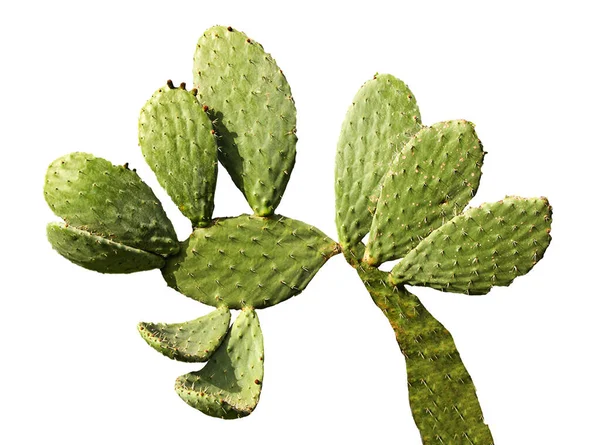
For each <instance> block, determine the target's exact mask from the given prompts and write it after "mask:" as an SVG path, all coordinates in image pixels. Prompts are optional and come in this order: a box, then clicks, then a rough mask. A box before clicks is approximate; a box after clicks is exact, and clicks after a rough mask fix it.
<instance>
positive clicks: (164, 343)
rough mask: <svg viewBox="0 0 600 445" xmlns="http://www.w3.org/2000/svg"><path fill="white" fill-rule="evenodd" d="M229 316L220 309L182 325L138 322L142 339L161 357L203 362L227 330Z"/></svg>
mask: <svg viewBox="0 0 600 445" xmlns="http://www.w3.org/2000/svg"><path fill="white" fill-rule="evenodd" d="M230 319H231V313H230V312H229V309H227V308H226V307H220V308H219V309H217V310H216V311H213V312H211V313H210V314H207V315H205V316H203V317H200V318H197V319H195V320H192V321H188V322H185V323H174V324H165V323H143V322H142V323H139V324H138V331H139V333H140V335H141V336H142V338H143V339H144V340H145V341H146V343H148V344H149V345H150V346H152V347H153V348H154V349H156V350H157V351H158V352H160V353H161V354H164V355H166V356H167V357H169V358H172V359H174V360H179V361H180V362H205V361H206V360H208V359H209V357H210V356H211V355H212V354H213V352H215V350H216V349H217V348H218V347H219V345H220V344H221V342H222V341H223V339H224V338H225V334H227V331H228V330H229V320H230Z"/></svg>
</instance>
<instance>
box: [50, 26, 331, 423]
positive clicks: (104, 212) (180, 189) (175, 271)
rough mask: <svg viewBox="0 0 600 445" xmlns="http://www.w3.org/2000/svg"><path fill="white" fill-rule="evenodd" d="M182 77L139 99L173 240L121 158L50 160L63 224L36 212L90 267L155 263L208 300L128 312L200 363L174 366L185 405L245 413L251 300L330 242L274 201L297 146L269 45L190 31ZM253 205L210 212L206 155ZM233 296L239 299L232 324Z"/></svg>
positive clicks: (253, 398)
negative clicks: (187, 311)
mask: <svg viewBox="0 0 600 445" xmlns="http://www.w3.org/2000/svg"><path fill="white" fill-rule="evenodd" d="M193 75H194V84H195V85H194V88H193V89H192V90H190V91H188V90H187V89H186V86H185V84H184V83H182V84H181V85H180V86H179V87H175V86H174V85H173V83H172V82H171V81H168V82H167V84H166V85H164V86H162V87H161V88H159V89H158V90H157V91H156V92H155V93H154V94H153V95H152V97H151V98H150V99H149V100H148V102H147V103H146V104H145V105H144V106H143V108H142V110H141V113H140V118H139V144H140V146H141V149H142V154H143V156H144V158H145V159H146V161H147V162H148V164H149V165H150V167H151V169H152V170H153V171H154V173H155V174H156V177H157V179H158V182H159V183H160V185H161V186H162V187H164V189H165V190H166V191H167V193H168V195H169V196H170V197H171V199H172V200H173V202H174V203H175V204H176V205H177V206H178V208H179V209H180V211H181V212H182V213H183V215H185V216H186V217H187V218H188V219H189V220H190V221H191V223H192V227H193V232H192V233H191V234H190V236H189V237H188V239H187V240H185V241H183V242H179V241H178V239H177V236H176V233H175V230H174V229H173V226H172V224H171V222H170V220H169V219H168V217H167V215H166V214H165V212H164V210H163V208H162V206H161V204H160V202H159V200H158V199H157V198H156V196H155V195H154V193H153V192H152V190H151V189H150V188H149V187H148V186H147V185H146V184H145V183H144V182H143V181H142V180H141V179H140V177H139V176H138V175H137V173H136V172H135V170H130V169H129V168H128V165H127V164H125V165H124V166H115V165H113V164H111V163H110V162H109V161H106V160H104V159H100V158H96V157H94V156H93V155H91V154H87V153H79V152H77V153H71V154H68V155H65V156H62V157H60V158H58V159H57V160H55V161H54V162H52V164H51V165H50V167H49V168H48V172H47V174H46V182H45V187H44V194H45V197H46V201H47V203H48V205H49V206H50V208H51V209H52V210H53V211H54V213H55V214H56V215H57V216H59V217H60V218H62V219H63V220H64V222H63V223H50V224H49V225H48V229H47V232H48V240H49V241H50V243H51V244H52V247H53V248H54V249H55V250H56V251H57V252H58V253H60V254H61V255H62V256H64V257H65V258H67V259H68V260H70V261H72V262H73V263H75V264H77V265H79V266H82V267H85V268H87V269H90V270H94V271H97V272H102V273H132V272H138V271H143V270H150V269H160V270H161V272H162V274H163V276H164V278H165V280H166V282H167V284H168V285H169V286H171V287H172V288H174V289H176V290H177V291H179V292H181V293H182V294H184V295H186V296H188V297H190V298H193V299H195V300H198V301H200V302H202V303H205V304H207V305H210V306H214V307H215V308H216V309H215V310H214V311H213V312H211V313H209V314H207V315H204V316H201V317H199V318H196V319H194V320H192V321H188V322H183V323H175V324H164V323H140V324H139V325H138V330H139V332H140V335H141V336H142V338H143V339H144V340H145V341H146V342H147V343H148V344H149V345H150V346H151V347H152V348H154V349H155V350H157V351H158V352H160V353H161V354H163V355H165V356H167V357H169V358H171V359H174V360H179V361H183V362H207V363H206V365H205V367H204V368H202V369H201V370H200V371H198V372H192V373H189V374H186V375H183V376H181V377H179V378H178V379H177V381H176V385H175V389H176V391H177V393H178V394H179V396H180V397H181V398H182V399H183V400H184V401H185V402H186V403H187V404H189V405H190V406H192V407H194V408H197V409H198V410H200V411H202V412H204V413H206V414H208V415H210V416H215V417H222V418H227V419H232V418H238V417H243V416H246V415H248V414H250V413H251V412H252V411H253V410H254V408H255V407H256V405H257V403H258V400H259V397H260V392H261V388H262V384H263V374H264V369H263V363H264V350H263V337H262V332H261V329H260V323H259V321H258V315H257V313H256V309H261V308H266V307H269V306H273V305H275V304H277V303H280V302H282V301H285V300H286V299H288V298H290V297H292V296H294V295H297V294H299V293H300V292H302V290H303V289H304V288H305V287H306V286H307V285H308V283H309V282H310V280H311V279H312V278H313V277H314V275H315V274H316V273H317V272H318V270H319V269H320V268H321V267H322V266H323V264H325V262H326V261H327V260H328V259H329V258H330V257H331V256H333V255H335V254H337V253H339V249H338V244H337V243H336V242H335V241H333V240H332V239H330V238H329V237H327V236H326V235H325V234H324V233H323V232H321V231H320V230H318V229H316V228H315V227H312V226H310V225H308V224H305V223H303V222H301V221H296V220H293V219H291V218H286V217H284V216H281V215H276V214H275V209H276V208H277V205H278V204H279V202H280V201H281V198H282V196H283V192H284V191H285V187H286V185H287V182H288V179H289V176H290V174H291V173H292V169H293V167H294V160H295V155H296V109H295V106H294V100H293V98H292V95H291V90H290V87H289V85H288V83H287V81H286V80H285V77H284V76H283V74H282V71H281V70H280V69H279V67H278V66H277V64H276V63H275V61H274V60H273V58H272V57H271V56H270V55H269V54H267V53H266V52H265V51H264V50H263V47H262V46H261V45H260V44H258V43H257V42H256V41H254V40H252V39H250V38H248V37H247V36H246V35H245V34H244V33H242V32H240V31H237V30H234V29H233V28H231V27H227V28H226V27H221V26H215V27H213V28H210V29H208V30H207V31H206V32H205V33H204V35H203V36H202V37H201V38H200V40H199V42H198V45H197V49H196V54H195V56H194V70H193ZM219 161H220V162H221V163H222V164H223V165H224V166H225V168H226V169H227V171H228V173H229V175H230V176H231V178H232V179H233V181H234V182H235V184H236V185H237V187H238V188H239V189H240V190H241V191H242V193H243V194H244V196H245V197H246V200H247V201H248V203H249V205H250V208H251V209H252V210H253V212H254V214H253V215H240V216H237V217H229V218H214V217H213V215H212V213H213V209H214V194H215V186H216V182H217V164H218V162H219ZM231 309H239V310H240V312H239V314H238V315H237V318H236V319H235V321H234V322H233V325H232V326H231V327H230V325H229V324H230V319H231V312H230V310H231Z"/></svg>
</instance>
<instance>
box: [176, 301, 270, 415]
mask: <svg viewBox="0 0 600 445" xmlns="http://www.w3.org/2000/svg"><path fill="white" fill-rule="evenodd" d="M263 359H264V347H263V336H262V331H261V329H260V324H259V322H258V316H257V315H256V312H255V311H254V310H252V309H249V308H245V309H244V310H242V312H240V314H239V315H238V317H237V318H236V320H235V322H234V323H233V326H232V327H231V331H230V332H229V334H228V335H227V337H226V338H225V340H224V342H223V344H222V345H221V346H220V347H219V349H217V351H216V352H215V353H214V354H213V356H212V357H211V358H210V359H209V361H208V363H207V364H206V366H205V367H204V368H202V369H201V370H200V371H198V372H191V373H189V374H185V375H182V376H181V377H179V378H178V379H177V381H176V383H175V390H176V391H177V394H179V397H181V398H182V399H183V400H184V401H185V402H186V403H187V404H188V405H190V406H192V407H194V408H196V409H198V410H200V411H202V412H203V413H204V414H208V415H209V416H213V417H221V418H223V419H235V418H239V417H244V416H247V415H248V414H250V413H251V412H252V411H253V410H254V408H256V405H257V403H258V399H259V397H260V391H261V388H262V382H263V375H264V366H263Z"/></svg>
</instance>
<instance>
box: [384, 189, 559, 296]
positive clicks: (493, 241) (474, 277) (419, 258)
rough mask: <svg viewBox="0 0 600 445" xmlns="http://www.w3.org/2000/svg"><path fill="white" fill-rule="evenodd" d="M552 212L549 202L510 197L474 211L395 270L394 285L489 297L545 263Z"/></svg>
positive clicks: (436, 235)
mask: <svg viewBox="0 0 600 445" xmlns="http://www.w3.org/2000/svg"><path fill="white" fill-rule="evenodd" d="M551 222H552V209H551V207H550V205H549V204H548V201H547V200H546V199H545V198H529V199H524V198H518V197H507V198H506V199H504V200H503V201H499V202H495V203H491V204H483V205H482V206H480V207H477V208H471V209H469V210H467V211H466V212H465V213H464V214H462V215H460V216H457V217H455V218H454V219H452V220H450V221H449V222H447V223H445V224H444V225H443V226H441V227H440V228H439V229H437V230H435V231H434V232H433V233H432V234H431V235H430V236H429V237H427V238H426V239H425V240H424V241H422V242H421V243H420V244H419V245H418V246H417V247H416V248H414V249H413V250H412V251H410V252H409V253H408V254H407V255H406V257H404V259H403V260H402V261H400V263H398V264H397V265H396V266H395V267H394V268H393V269H392V272H391V276H392V282H393V283H394V284H401V283H406V284H411V285H418V286H429V287H433V288H435V289H439V290H443V291H449V292H461V293H468V294H486V293H488V292H489V291H490V289H491V288H492V286H508V285H509V284H510V283H512V281H513V280H514V279H515V278H516V277H518V276H519V275H524V274H526V273H527V272H529V270H531V268H532V267H533V266H534V265H535V264H536V263H537V262H538V261H539V260H540V259H542V257H543V255H544V252H545V250H546V248H547V247H548V244H549V243H550V224H551Z"/></svg>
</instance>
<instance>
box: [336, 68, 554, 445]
mask: <svg viewBox="0 0 600 445" xmlns="http://www.w3.org/2000/svg"><path fill="white" fill-rule="evenodd" d="M483 157H484V151H483V148H482V145H481V142H480V141H479V138H478V137H477V134H476V133H475V128H474V125H473V124H472V123H470V122H466V121H460V120H459V121H447V122H440V123H437V124H434V125H432V126H430V127H426V126H423V125H422V124H421V121H420V115H419V110H418V108H417V105H416V100H415V97H414V95H413V94H412V92H411V91H410V90H409V89H408V87H407V86H406V85H405V84H404V83H403V82H401V81H400V80H398V79H396V78H394V77H393V76H390V75H376V76H375V77H374V79H372V80H370V81H368V82H367V83H365V84H364V85H363V86H362V88H361V89H360V90H359V92H358V93H357V95H356V97H355V99H354V102H353V104H352V106H351V107H350V109H349V110H348V113H347V115H346V119H345V121H344V123H343V126H342V131H341V135H340V138H339V144H338V150H337V158H336V170H335V173H336V174H335V181H336V182H335V191H336V215H337V218H336V221H337V229H338V234H339V237H340V244H341V247H342V251H343V253H344V256H345V257H346V260H347V261H348V263H350V265H352V266H353V267H354V268H355V269H356V271H357V272H358V275H359V276H360V278H361V279H362V281H363V283H364V285H365V287H366V288H367V290H368V291H369V293H370V295H371V297H372V299H373V301H374V302H375V304H376V305H377V306H378V307H379V308H380V309H381V310H382V311H383V313H384V314H385V316H386V317H387V318H388V320H389V322H390V324H391V325H392V328H393V330H394V332H395V334H396V340H397V341H398V345H399V346H400V349H401V351H402V353H403V355H404V357H405V359H406V369H407V375H408V389H409V401H410V405H411V408H412V412H413V417H414V420H415V423H416V424H417V427H418V428H419V431H420V433H421V438H422V441H423V443H424V444H442V443H444V444H481V445H490V444H493V438H492V435H491V432H490V430H489V428H488V426H487V425H486V424H485V422H484V420H483V413H482V411H481V407H480V406H479V402H478V400H477V395H476V392H475V386H474V385H473V381H472V379H471V376H470V375H469V373H468V371H467V369H466V368H465V366H464V364H463V362H462V360H461V358H460V355H459V353H458V350H457V349H456V345H455V343H454V340H453V339H452V335H451V334H450V333H449V332H448V330H447V329H446V328H444V326H443V325H442V324H441V323H440V322H439V321H437V320H436V319H435V318H434V317H433V316H432V315H431V314H430V313H429V312H428V311H427V310H426V309H425V308H424V307H423V304H422V303H421V302H420V301H419V299H418V298H417V297H416V296H415V295H413V294H412V293H410V292H409V291H408V290H407V289H406V287H405V286H406V285H413V286H428V287H432V288H434V289H439V290H441V291H445V292H460V293H467V294H486V293H488V292H489V291H490V289H491V288H492V287H493V286H508V285H509V284H510V283H512V281H513V280H514V279H515V278H516V277H518V276H519V275H524V274H526V273H527V272H529V270H531V268H532V267H533V266H534V265H535V264H536V263H537V262H538V261H539V260H541V259H542V257H543V255H544V252H545V250H546V248H547V247H548V244H549V243H550V224H551V221H552V209H551V207H550V205H549V204H548V201H547V200H546V199H545V198H519V197H507V198H505V199H503V200H501V201H498V202H495V203H490V204H483V205H481V206H480V207H477V208H470V209H468V210H466V211H465V210H464V209H465V206H466V205H467V204H468V202H469V200H470V199H471V198H472V197H473V196H474V195H475V193H476V191H477V188H478V185H479V180H480V177H481V166H482V164H483ZM367 234H368V240H367V241H366V243H363V239H364V238H365V237H366V235H367ZM398 258H401V260H400V262H398V263H397V264H396V265H395V266H394V267H393V269H392V270H391V272H389V273H387V272H383V271H381V270H379V269H378V267H379V266H380V265H381V264H382V263H384V262H386V261H390V260H394V259H398Z"/></svg>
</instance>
